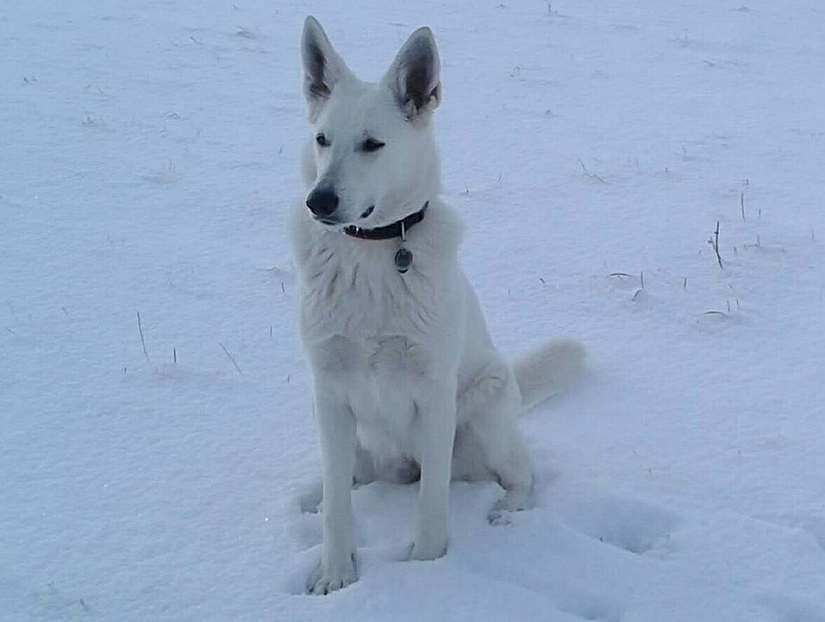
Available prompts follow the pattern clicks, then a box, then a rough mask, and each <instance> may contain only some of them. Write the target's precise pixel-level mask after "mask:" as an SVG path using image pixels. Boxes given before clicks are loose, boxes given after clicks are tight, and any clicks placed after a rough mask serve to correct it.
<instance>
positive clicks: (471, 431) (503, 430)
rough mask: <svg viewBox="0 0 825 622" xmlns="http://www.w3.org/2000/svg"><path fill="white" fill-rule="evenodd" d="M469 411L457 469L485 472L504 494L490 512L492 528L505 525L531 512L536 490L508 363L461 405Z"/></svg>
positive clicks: (485, 374) (492, 369)
mask: <svg viewBox="0 0 825 622" xmlns="http://www.w3.org/2000/svg"><path fill="white" fill-rule="evenodd" d="M460 404H461V407H462V408H467V409H468V411H467V413H466V414H467V419H466V424H464V425H463V426H462V428H461V436H462V437H463V438H459V439H457V441H456V460H460V461H461V463H462V464H460V465H457V467H456V469H457V470H458V471H459V472H460V471H462V470H465V471H467V472H468V473H473V472H475V473H478V472H479V471H480V470H481V469H482V467H483V468H486V469H487V471H488V473H489V474H490V476H492V477H493V478H494V479H496V480H497V481H498V483H499V484H500V485H501V487H502V488H504V491H505V494H504V497H503V498H502V499H500V500H499V501H498V502H497V503H496V504H495V505H494V506H493V508H492V510H491V512H490V514H489V515H488V519H489V520H490V522H491V523H499V522H502V521H506V519H505V518H504V516H503V514H504V513H505V512H513V511H518V510H524V509H527V508H528V507H529V503H530V495H531V492H532V489H533V473H532V465H531V463H530V456H529V454H528V452H527V448H526V446H525V443H524V439H523V438H522V435H521V432H520V431H519V430H518V427H517V426H516V418H517V416H518V413H519V412H520V409H521V395H520V394H519V390H518V386H517V385H516V381H515V378H514V376H513V373H512V371H511V370H510V368H509V367H508V366H507V364H506V363H504V362H501V361H499V362H496V363H493V364H491V365H489V366H487V367H486V368H485V369H484V370H483V371H482V373H481V374H480V375H479V376H478V377H477V378H476V379H475V381H474V382H473V383H472V385H471V386H469V387H468V388H467V389H466V390H465V393H464V394H463V395H462V398H461V400H460Z"/></svg>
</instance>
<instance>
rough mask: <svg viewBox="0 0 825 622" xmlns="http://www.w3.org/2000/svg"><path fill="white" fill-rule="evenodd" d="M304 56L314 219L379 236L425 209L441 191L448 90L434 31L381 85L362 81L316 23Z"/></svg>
mask: <svg viewBox="0 0 825 622" xmlns="http://www.w3.org/2000/svg"><path fill="white" fill-rule="evenodd" d="M301 52H302V57H303V72H304V96H305V97H306V100H307V105H308V108H309V120H310V124H311V126H312V131H313V134H312V142H311V143H310V145H311V153H308V154H307V155H306V157H305V160H306V161H305V167H304V168H305V178H306V181H307V184H308V186H309V193H308V195H307V197H306V205H307V208H308V209H309V211H310V213H311V214H312V216H313V217H314V218H315V219H316V220H318V221H320V222H321V223H323V224H325V225H327V226H330V227H335V228H340V227H343V226H347V225H356V226H358V227H362V228H375V227H380V226H384V225H387V224H390V223H393V222H395V221H397V220H400V219H402V218H404V217H405V216H407V215H409V214H411V213H412V212H415V211H417V210H419V209H421V207H422V206H423V205H424V203H425V202H426V201H428V200H430V199H431V198H433V196H434V195H435V194H436V193H437V192H438V189H439V183H440V181H439V167H438V157H437V153H436V149H435V144H434V141H433V136H432V131H431V117H432V112H433V110H435V108H436V107H437V106H438V103H439V100H440V97H441V83H440V81H439V61H438V50H437V48H436V45H435V40H434V39H433V35H432V32H431V31H430V29H429V28H419V29H418V30H416V31H415V32H414V33H412V35H410V38H409V39H408V40H407V42H406V43H405V44H404V45H403V46H402V48H401V50H400V51H399V52H398V55H397V56H396V58H395V60H394V61H393V63H392V65H390V68H389V69H388V70H387V73H386V74H385V75H384V77H383V78H382V79H381V81H380V82H379V83H377V84H371V83H367V82H362V81H361V80H359V79H358V78H356V77H355V75H354V74H353V73H352V72H351V71H350V70H349V68H348V67H347V65H346V64H345V63H344V61H343V60H342V59H341V57H340V56H339V55H338V53H337V52H336V51H335V49H334V48H333V47H332V44H331V43H330V42H329V39H328V38H327V36H326V34H325V33H324V30H323V28H321V25H320V24H319V23H318V22H317V20H316V19H315V18H314V17H307V19H306V22H305V24H304V33H303V38H302V41H301Z"/></svg>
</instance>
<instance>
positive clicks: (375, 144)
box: [361, 138, 384, 153]
mask: <svg viewBox="0 0 825 622" xmlns="http://www.w3.org/2000/svg"><path fill="white" fill-rule="evenodd" d="M383 146H384V143H382V142H381V141H380V140H375V139H374V138H368V139H367V140H365V141H364V142H362V143H361V151H366V152H368V153H369V152H372V151H378V150H379V149H380V148H381V147H383Z"/></svg>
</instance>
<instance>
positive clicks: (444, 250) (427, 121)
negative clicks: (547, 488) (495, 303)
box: [292, 17, 584, 594]
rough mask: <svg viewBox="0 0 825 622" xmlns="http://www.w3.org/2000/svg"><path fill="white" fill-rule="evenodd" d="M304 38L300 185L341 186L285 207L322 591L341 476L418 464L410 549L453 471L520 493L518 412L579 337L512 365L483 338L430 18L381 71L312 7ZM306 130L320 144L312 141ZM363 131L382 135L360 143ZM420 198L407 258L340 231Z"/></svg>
mask: <svg viewBox="0 0 825 622" xmlns="http://www.w3.org/2000/svg"><path fill="white" fill-rule="evenodd" d="M302 51H303V59H304V87H305V88H304V91H305V95H306V98H307V102H308V107H309V117H310V123H311V125H312V128H313V132H314V134H313V141H312V142H311V143H310V144H309V146H308V149H307V152H306V155H305V159H304V177H305V180H306V183H307V190H308V191H311V190H312V189H313V188H314V187H317V186H318V185H320V184H324V185H325V186H326V187H331V188H334V189H335V191H336V193H337V194H338V196H339V199H340V203H339V205H338V207H337V210H336V212H335V214H334V216H335V224H322V223H321V222H319V221H317V220H315V219H314V218H313V216H312V214H311V213H310V211H309V210H308V209H307V208H306V207H304V206H302V205H300V206H296V208H295V209H294V211H293V214H292V216H293V218H292V246H293V251H294V259H295V263H296V266H297V268H298V272H299V278H300V331H301V336H302V339H303V343H304V346H305V349H306V352H307V355H308V359H309V361H310V364H311V367H312V372H313V380H314V395H315V401H314V404H315V416H316V418H317V421H318V427H319V430H320V435H321V448H322V454H323V531H324V546H323V554H322V558H321V561H320V563H319V565H318V568H317V570H316V572H315V573H314V574H313V575H312V576H311V577H310V579H309V583H308V590H309V591H310V592H311V593H316V594H325V593H327V592H330V591H332V590H336V589H339V588H342V587H344V586H346V585H348V584H350V583H352V582H353V581H355V580H356V568H355V545H354V542H353V528H352V507H351V501H350V491H351V487H352V483H353V478H355V479H356V480H357V481H361V482H367V481H370V480H372V479H377V478H383V479H391V480H393V481H411V480H414V479H417V478H418V477H419V476H420V489H419V507H418V515H417V519H416V521H415V529H414V538H413V544H412V548H411V550H410V558H411V559H416V560H430V559H435V558H437V557H440V556H441V555H443V554H444V553H445V551H446V549H447V507H448V495H449V484H450V480H451V478H454V479H459V478H461V479H493V480H495V481H498V482H499V483H500V484H501V486H502V487H503V488H504V490H505V495H504V497H503V498H502V499H501V500H500V501H499V502H498V503H497V504H496V505H495V507H494V508H493V509H492V511H491V514H490V519H491V521H496V520H499V519H500V517H501V516H502V512H506V511H512V510H521V509H524V508H525V507H526V506H527V503H528V500H529V495H530V491H531V486H532V474H531V467H530V460H529V457H528V454H527V452H526V450H525V445H524V441H523V439H522V437H521V434H520V433H519V431H518V429H517V427H516V417H517V415H518V414H519V413H520V412H521V411H522V410H523V409H524V408H526V407H529V406H531V405H533V404H535V403H537V402H538V401H540V400H541V399H544V398H545V397H547V396H549V395H550V394H552V393H553V392H555V391H558V390H559V389H561V388H562V385H563V384H565V383H567V382H569V381H570V380H571V379H572V377H573V376H574V375H575V373H576V372H577V370H578V369H579V368H580V367H581V365H582V361H583V357H584V353H583V350H582V348H581V347H580V346H579V345H578V344H576V343H575V342H569V341H568V342H556V343H551V344H548V345H546V346H544V347H543V348H540V349H539V350H537V351H536V352H534V353H533V354H531V355H529V356H528V357H526V358H525V359H523V360H522V361H519V362H517V363H516V364H515V365H510V364H509V363H508V362H506V361H505V360H504V359H503V358H502V356H501V355H500V354H499V353H498V351H497V350H496V349H495V347H494V346H493V343H492V341H491V339H490V336H489V334H488V331H487V326H486V324H485V321H484V317H483V315H482V312H481V308H480V306H479V303H478V300H477V299H476V296H475V293H474V292H473V289H472V287H471V286H470V284H469V282H468V281H467V279H466V277H465V276H464V273H463V272H462V270H461V267H460V265H459V260H458V248H459V244H460V242H461V237H462V225H461V223H460V221H459V218H458V216H457V215H456V213H455V211H454V210H453V209H452V208H450V207H449V206H448V205H446V204H445V203H443V202H442V201H441V200H440V199H439V197H438V193H439V183H440V181H439V166H438V155H437V153H436V147H435V141H434V139H433V134H432V123H431V117H432V114H433V111H434V109H435V108H436V106H437V105H438V103H439V99H440V95H441V85H440V81H439V71H438V68H439V65H438V52H437V49H436V45H435V41H434V39H433V36H432V33H431V32H430V30H429V29H428V28H421V29H419V30H417V31H415V32H414V33H413V34H412V35H411V36H410V38H409V40H408V41H407V43H405V44H404V46H403V47H402V49H401V51H400V52H399V54H398V56H397V57H396V59H395V61H394V62H393V63H392V65H391V66H390V69H389V70H388V72H387V74H386V75H385V76H384V78H383V79H382V80H381V81H380V82H379V83H378V84H371V83H366V82H362V81H360V80H358V79H357V78H356V77H355V76H354V75H353V74H352V72H351V71H350V70H349V69H348V68H347V67H346V65H345V64H344V62H343V60H341V57H340V56H338V54H337V53H336V52H335V50H334V49H333V48H332V45H331V44H330V42H329V40H328V39H327V37H326V35H325V34H324V31H323V30H322V28H321V26H320V24H318V22H317V21H316V20H315V19H314V18H312V17H309V18H307V20H306V24H305V27H304V34H303V40H302ZM319 133H322V134H323V135H324V138H325V139H326V141H325V142H326V144H324V145H320V144H318V143H317V142H316V141H315V137H316V136H317V135H318V134H319ZM365 137H371V138H373V139H376V140H379V141H381V142H383V143H384V144H385V145H384V147H383V148H381V149H379V150H377V151H375V152H371V153H366V152H364V151H363V150H359V145H360V144H363V141H364V139H365ZM427 201H428V202H429V209H428V211H427V213H426V217H425V218H424V220H423V221H421V222H420V223H418V224H416V225H415V226H414V227H413V228H411V229H410V230H409V232H408V234H407V241H406V242H405V246H406V248H408V249H409V250H411V251H412V253H413V256H414V262H413V264H412V267H411V269H410V270H409V272H407V273H406V274H400V273H399V272H398V270H397V269H396V266H395V264H394V261H393V259H394V255H395V253H396V251H397V250H398V248H399V246H400V244H401V241H400V239H397V238H396V239H390V240H379V241H376V240H362V239H356V238H353V237H350V236H347V235H344V234H343V233H342V231H341V229H342V228H343V227H344V226H346V225H351V224H354V225H357V226H360V227H364V228H374V227H379V226H382V225H386V224H389V223H393V222H395V221H397V220H400V219H401V218H403V217H405V216H407V215H409V214H411V213H413V212H416V211H418V210H419V209H421V207H422V206H423V205H424V203H425V202H427ZM369 207H373V208H374V209H372V210H371V212H370V213H369V215H368V216H366V217H365V216H364V214H366V213H367V211H368V209H367V208H369Z"/></svg>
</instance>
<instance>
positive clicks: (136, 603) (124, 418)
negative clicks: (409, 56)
mask: <svg viewBox="0 0 825 622" xmlns="http://www.w3.org/2000/svg"><path fill="white" fill-rule="evenodd" d="M741 1H742V0H731V1H729V2H717V1H713V0H706V1H705V2H698V1H686V0H675V1H668V2H662V1H660V0H641V1H639V0H622V1H619V2H596V1H589V0H583V1H578V0H577V1H573V0H553V2H552V4H550V3H549V2H540V1H530V2H526V1H525V2H516V1H515V0H505V1H504V2H502V3H499V2H498V1H497V0H490V1H489V2H475V1H473V2H470V1H461V2H451V3H449V4H448V5H447V4H446V3H442V2H437V1H435V0H419V1H417V2H415V3H408V2H393V3H389V2H383V1H381V0H370V1H369V2H358V3H343V2H341V3H339V2H333V1H332V0H318V1H317V2H312V3H304V2H294V1H284V2H275V1H273V0H234V1H233V0H227V1H217V0H210V1H208V2H198V3H195V2H177V3H176V2H169V1H160V0H129V1H127V0H122V1H120V2H114V1H112V2H80V1H77V2H49V1H47V0H37V1H34V0H27V1H26V2H6V3H4V5H3V8H2V9H0V85H2V86H1V87H0V619H2V620H10V621H23V620H87V619H88V620H114V621H124V620H174V621H183V620H186V621H190V620H191V621H202V620H256V621H257V620H278V621H280V620H284V621H286V620H296V621H303V620H342V621H344V620H393V621H397V620H473V621H479V620H514V619H523V620H564V621H575V620H583V619H584V620H602V621H610V622H617V621H622V622H631V621H637V622H639V621H645V622H663V621H682V620H684V621H692V622H693V621H698V620H713V621H714V622H721V621H742V620H744V621H755V622H759V621H766V622H791V621H797V622H822V621H823V620H825V406H823V404H825V357H823V352H825V199H824V198H823V197H825V174H823V164H824V162H823V160H824V159H825V158H824V157H823V156H825V86H824V83H823V75H825V74H823V67H825V7H823V6H822V5H821V3H820V2H817V1H816V0H798V1H797V0H789V1H782V2H763V1H761V0H759V1H756V0H753V1H750V0H745V2H747V5H746V6H743V5H742V4H741ZM310 12H311V13H314V14H316V15H317V16H318V17H319V19H320V20H321V22H322V23H323V24H324V26H325V27H326V29H327V32H328V33H329V35H330V37H331V38H332V39H333V42H334V43H335V44H336V46H337V47H338V49H339V50H340V51H341V52H342V54H343V55H344V57H345V58H346V59H347V60H348V62H349V64H350V66H351V67H353V68H354V69H355V70H356V71H357V72H359V73H360V75H362V77H368V78H377V77H378V76H379V75H380V74H381V73H382V72H383V70H384V68H385V67H386V65H387V64H388V63H389V61H390V59H391V58H392V56H393V55H394V53H395V51H396V49H397V47H398V46H399V45H400V44H401V42H402V41H403V40H404V39H405V37H406V36H407V34H408V33H409V32H410V31H411V30H412V29H413V28H414V27H416V26H418V25H421V24H429V25H430V26H432V28H433V30H434V31H435V33H436V37H437V39H438V42H439V45H440V47H441V53H442V61H443V81H444V101H443V105H442V107H441V109H440V110H439V111H438V113H437V125H438V130H437V131H438V135H439V138H440V144H441V148H442V153H443V156H444V157H443V160H444V168H445V195H446V197H447V198H448V199H449V200H450V201H451V202H452V203H453V204H455V205H456V206H457V207H458V208H459V209H460V210H461V211H462V212H463V214H464V215H465V218H466V220H467V222H468V235H467V239H466V242H465V246H464V252H463V261H464V265H465V268H466V271H467V272H468V273H469V275H470V277H471V279H472V280H473V282H474V283H475V285H476V288H477V290H478V293H479V295H480V298H481V300H482V304H483V306H484V308H485V310H486V312H487V315H488V318H489V323H490V327H491V330H492V332H493V334H494V335H495V337H496V340H497V342H498V344H499V346H500V347H501V348H502V349H503V350H505V351H510V352H514V353H515V352H517V351H519V350H522V349H525V348H527V347H528V346H529V345H530V344H532V343H534V342H535V341H537V340H539V339H542V338H545V337H547V336H555V335H565V336H578V337H580V338H581V339H582V340H583V341H585V342H586V344H587V346H588V348H589V350H590V354H591V359H590V361H591V362H590V370H589V372H588V374H587V376H586V378H585V379H584V380H583V381H582V382H581V383H580V384H579V385H578V386H576V387H575V389H574V390H573V391H572V392H571V393H569V394H568V395H566V396H564V397H562V398H560V399H557V400H555V401H554V402H551V403H548V404H547V405H545V406H543V407H541V408H539V409H538V410H536V411H535V412H533V413H531V414H529V415H528V416H526V417H525V418H524V419H523V421H522V424H523V427H524V429H525V431H526V433H527V435H528V437H529V439H530V445H531V449H532V452H533V454H534V456H535V462H536V470H537V476H538V484H537V491H536V506H537V507H536V508H535V509H534V510H532V511H527V512H524V513H521V514H519V515H517V516H515V518H514V520H513V522H512V524H511V525H510V526H506V527H491V526H490V525H489V524H487V522H486V520H485V514H486V510H487V508H488V507H489V506H490V504H492V503H493V501H494V500H495V499H496V497H497V496H498V495H500V494H501V491H500V489H499V488H498V487H497V486H496V485H494V484H455V485H454V486H453V490H452V506H451V520H452V536H451V543H450V550H449V553H448V555H447V556H446V557H444V558H443V559H440V560H438V561H436V562H432V563H409V562H403V561H399V560H400V559H401V557H402V556H403V554H404V552H405V550H406V546H407V543H408V539H409V537H410V533H411V529H412V520H411V513H412V512H413V509H414V506H415V503H414V502H415V493H416V490H415V487H414V486H408V487H404V486H391V485H386V484H383V485H379V484H376V485H371V486H366V487H363V488H361V489H359V490H358V491H357V492H356V493H355V506H356V520H357V523H358V526H357V534H358V536H357V537H358V541H359V543H360V558H359V570H360V581H359V582H358V583H356V584H355V585H353V586H351V587H349V588H347V589H345V590H343V591H341V592H338V593H335V594H334V595H331V596H329V597H310V596H305V595H303V594H302V593H301V592H302V589H303V583H304V579H305V577H306V575H307V573H308V572H309V571H310V569H311V567H312V566H313V565H314V563H315V561H316V560H317V558H318V555H319V552H320V540H321V534H320V521H319V516H318V515H317V514H312V513H304V512H302V511H301V498H302V495H303V494H304V493H305V491H306V490H307V489H309V488H310V487H311V486H312V485H313V484H314V482H316V481H317V478H318V473H319V452H318V446H317V440H316V433H315V429H314V422H313V419H312V416H311V412H310V408H311V406H310V402H311V395H310V392H309V387H308V373H307V370H306V367H305V365H304V363H303V361H302V355H301V352H300V347H299V344H298V342H297V339H296V336H295V321H294V316H295V286H294V280H293V276H292V270H291V266H290V263H289V253H288V250H287V247H286V233H285V212H286V207H287V205H288V204H289V202H290V201H293V200H294V199H296V198H298V197H300V195H301V193H302V189H301V184H300V181H299V175H298V157H297V154H298V152H299V149H300V144H301V142H302V141H303V140H304V139H305V137H306V133H307V128H306V125H305V121H304V107H303V100H302V97H301V93H300V88H299V70H298V57H299V54H298V40H299V35H300V29H301V24H302V21H303V18H304V16H305V15H306V14H307V13H310ZM717 221H718V222H719V252H720V255H721V259H722V262H723V265H724V269H720V267H719V265H718V263H717V259H716V255H715V253H714V250H713V248H712V246H711V245H709V244H708V240H709V239H710V238H712V237H713V231H714V230H715V228H716V223H717ZM642 279H643V283H642ZM138 313H140V320H141V327H140V328H141V330H142V332H143V338H144V341H145V349H146V353H147V355H146V356H144V350H143V346H142V344H141V335H140V332H139V327H138V321H137V314H138ZM173 357H176V358H177V362H176V363H175V362H173Z"/></svg>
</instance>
